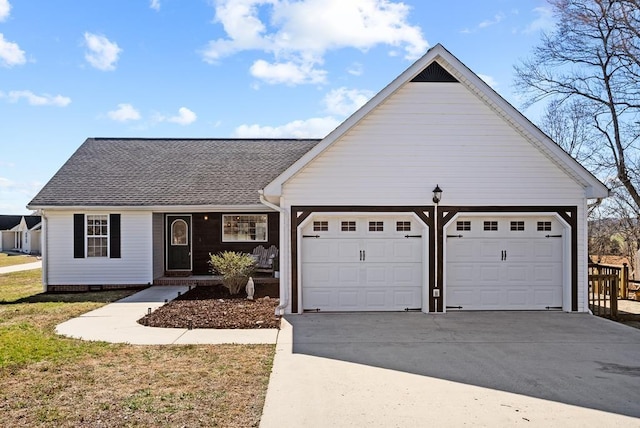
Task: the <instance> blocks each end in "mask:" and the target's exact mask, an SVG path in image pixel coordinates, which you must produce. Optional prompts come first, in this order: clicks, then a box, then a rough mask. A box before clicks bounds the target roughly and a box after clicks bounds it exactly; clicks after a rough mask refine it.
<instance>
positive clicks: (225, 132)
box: [0, 0, 553, 214]
mask: <svg viewBox="0 0 640 428" xmlns="http://www.w3.org/2000/svg"><path fill="white" fill-rule="evenodd" d="M454 4H455V7H454V6H453V5H454ZM552 26H553V20H552V17H551V14H550V8H549V6H548V4H547V3H546V1H544V0H482V1H478V0H458V1H457V2H455V3H454V2H442V1H432V0H404V1H402V2H400V1H391V0H263V1H260V0H217V1H214V0H91V1H80V0H75V1H74V0H0V214H23V213H24V214H27V213H28V211H27V209H26V208H25V205H26V204H27V203H28V202H29V201H30V200H31V198H32V197H33V196H35V194H36V193H37V192H38V190H39V189H40V188H41V187H42V186H43V185H44V184H45V183H46V182H47V181H48V180H49V179H50V178H51V177H52V176H53V174H54V173H55V172H56V171H57V170H58V169H59V168H60V167H61V166H62V164H63V163H64V162H65V161H66V160H67V159H68V158H69V156H70V155H71V154H72V153H73V152H74V151H75V150H76V149H77V148H78V147H79V146H80V144H82V142H83V141H84V140H85V139H86V138H88V137H171V138H180V137H187V138H190V137H194V138H210V137H216V138H217V137H238V138H241V137H300V138H307V137H312V138H321V137H323V136H324V135H326V134H327V133H328V132H330V131H331V130H332V129H333V128H335V127H336V126H337V125H338V124H339V123H340V122H342V121H343V120H344V119H345V118H346V117H348V116H349V115H350V114H351V113H353V112H354V111H355V110H356V109H357V108H358V107H359V106H361V105H362V104H363V103H364V102H366V100H367V99H368V98H370V97H371V96H373V95H374V94H375V93H377V92H378V91H380V90H381V89H382V88H383V87H384V86H385V85H387V84H388V83H389V82H391V81H392V80H393V79H394V78H395V77H397V76H398V75H399V74H400V73H401V72H402V71H404V70H405V69H406V68H407V67H408V66H410V65H411V64H412V62H413V61H414V60H415V59H417V58H418V57H420V56H421V55H422V54H424V52H425V51H426V50H427V49H428V48H429V47H430V46H433V45H435V44H436V43H442V44H443V45H444V46H445V47H446V48H447V49H448V50H449V51H451V52H452V53H453V54H454V55H455V56H457V57H458V58H459V59H460V60H461V61H462V62H463V63H465V64H466V65H467V66H468V67H469V68H471V70H473V71H474V72H476V73H477V74H478V75H480V76H481V77H482V78H483V79H485V80H486V81H487V82H488V83H489V84H491V85H492V86H493V87H494V89H496V90H497V91H498V92H499V93H500V94H501V95H502V96H504V97H505V98H506V99H507V100H508V101H509V102H511V103H512V104H513V105H515V106H516V107H520V104H521V101H520V98H519V97H518V94H516V93H514V91H513V87H512V84H513V66H514V65H515V64H516V63H517V62H518V60H519V59H523V58H525V57H526V56H527V55H529V53H530V52H531V49H532V47H533V46H534V45H536V44H537V43H538V41H539V39H540V31H541V30H549V29H551V28H552ZM524 113H525V114H527V115H529V116H530V117H531V118H532V119H533V120H534V121H535V119H536V118H535V117H532V116H533V114H534V113H532V112H527V111H525V112H524Z"/></svg>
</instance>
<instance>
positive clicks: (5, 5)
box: [0, 0, 11, 22]
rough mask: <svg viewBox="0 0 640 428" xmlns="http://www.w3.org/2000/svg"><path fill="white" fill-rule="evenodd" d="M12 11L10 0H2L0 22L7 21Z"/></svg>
mask: <svg viewBox="0 0 640 428" xmlns="http://www.w3.org/2000/svg"><path fill="white" fill-rule="evenodd" d="M9 13H11V4H10V3H9V0H0V22H3V21H6V19H7V18H8V17H9Z"/></svg>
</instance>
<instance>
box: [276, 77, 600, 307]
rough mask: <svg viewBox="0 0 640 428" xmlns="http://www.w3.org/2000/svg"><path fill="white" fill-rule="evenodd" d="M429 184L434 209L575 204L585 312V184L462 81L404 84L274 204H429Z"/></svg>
mask: <svg viewBox="0 0 640 428" xmlns="http://www.w3.org/2000/svg"><path fill="white" fill-rule="evenodd" d="M436 184H439V185H440V187H441V188H442V189H443V196H442V202H441V203H442V204H443V205H452V206H491V205H493V206H500V205H503V206H509V205H512V206H515V205H530V206H541V205H545V206H558V205H563V206H577V207H578V219H577V223H578V231H577V232H578V272H579V275H578V283H579V291H578V310H579V311H587V310H588V307H587V302H586V301H585V295H586V292H585V290H586V284H587V279H586V273H587V266H586V261H587V255H586V253H585V249H586V231H585V230H584V229H585V225H586V219H585V212H586V211H585V204H586V201H585V190H584V188H583V187H582V186H581V185H580V184H578V183H577V182H576V181H574V180H573V179H572V178H571V177H569V176H568V175H567V174H566V173H565V172H564V171H562V170H561V169H560V168H559V167H558V166H556V165H555V164H554V163H553V162H552V161H551V160H550V159H549V158H548V157H546V156H545V155H544V154H542V153H541V152H540V151H539V150H538V149H537V148H535V147H534V146H533V145H532V144H531V143H530V142H529V141H527V140H526V139H525V138H524V137H522V136H521V135H520V134H519V133H518V132H517V131H516V130H515V129H514V128H513V127H511V126H510V125H509V124H508V123H507V122H506V121H504V120H503V119H502V118H501V117H500V116H498V115H497V114H496V113H495V112H494V111H493V110H492V109H491V108H489V107H488V106H487V105H486V104H485V103H483V102H482V101H481V100H479V99H478V98H477V97H476V96H475V95H473V94H472V93H470V92H469V91H468V90H467V89H466V88H465V87H464V86H463V85H462V84H457V83H408V84H406V85H405V86H404V87H402V88H401V89H399V90H398V92H396V93H395V94H394V95H392V96H390V97H389V98H388V99H387V100H386V101H385V102H383V103H382V104H381V105H380V106H378V107H377V108H376V109H375V110H373V111H372V112H371V113H369V114H368V115H367V116H366V117H365V118H364V119H363V120H362V121H361V122H360V123H358V124H357V125H356V126H354V127H353V128H352V129H351V130H349V131H348V132H347V133H346V134H345V135H343V136H342V137H341V138H340V139H339V140H338V141H336V142H335V143H334V144H333V145H332V146H331V147H329V148H328V149H327V150H326V151H325V152H324V153H322V154H320V155H319V156H318V157H316V158H315V159H314V160H313V161H312V162H310V163H309V164H307V165H306V166H305V167H304V168H302V169H301V170H300V171H299V172H298V173H297V174H296V175H295V176H293V177H292V178H291V179H289V180H288V181H287V182H285V183H284V185H283V188H282V199H281V203H282V206H284V207H287V208H290V207H291V206H292V205H347V206H349V205H432V202H431V198H432V190H433V188H434V187H435V186H436ZM283 262H285V263H287V264H288V263H291V260H287V261H283ZM285 268H287V269H288V266H287V267H285V266H283V271H284V272H286V270H284V269H285ZM567 269H570V266H569V265H568V266H567ZM283 279H284V280H285V281H286V280H288V278H286V277H285V278H283ZM283 286H284V287H287V286H288V284H283Z"/></svg>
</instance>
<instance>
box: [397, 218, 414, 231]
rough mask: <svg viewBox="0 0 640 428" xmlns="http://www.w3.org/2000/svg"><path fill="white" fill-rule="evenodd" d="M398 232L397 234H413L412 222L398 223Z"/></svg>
mask: <svg viewBox="0 0 640 428" xmlns="http://www.w3.org/2000/svg"><path fill="white" fill-rule="evenodd" d="M396 231H397V232H411V222H410V221H397V222H396Z"/></svg>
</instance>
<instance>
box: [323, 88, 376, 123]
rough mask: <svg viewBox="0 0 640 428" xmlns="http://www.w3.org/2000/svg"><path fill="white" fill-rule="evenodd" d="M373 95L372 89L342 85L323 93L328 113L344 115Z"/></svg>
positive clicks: (357, 107)
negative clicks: (351, 87) (325, 93)
mask: <svg viewBox="0 0 640 428" xmlns="http://www.w3.org/2000/svg"><path fill="white" fill-rule="evenodd" d="M373 95H374V93H373V92H372V91H367V90H359V89H347V88H345V87H342V88H338V89H334V90H332V91H330V92H329V93H328V94H327V95H325V97H324V103H325V105H326V107H327V111H328V112H329V113H331V114H333V115H338V116H342V117H345V116H349V115H350V114H352V113H353V112H355V111H356V110H358V109H359V108H360V107H362V106H363V105H364V104H365V103H366V102H367V101H369V99H370V98H371V97H372V96H373Z"/></svg>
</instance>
